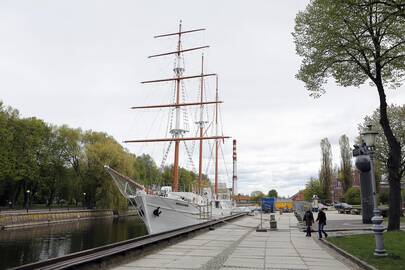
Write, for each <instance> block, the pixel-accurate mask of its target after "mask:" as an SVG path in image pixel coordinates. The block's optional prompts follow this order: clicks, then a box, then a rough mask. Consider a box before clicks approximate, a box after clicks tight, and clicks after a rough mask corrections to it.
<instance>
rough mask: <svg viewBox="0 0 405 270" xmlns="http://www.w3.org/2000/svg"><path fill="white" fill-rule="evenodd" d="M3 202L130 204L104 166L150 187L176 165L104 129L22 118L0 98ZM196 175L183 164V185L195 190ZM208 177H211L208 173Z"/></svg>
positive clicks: (165, 180)
mask: <svg viewBox="0 0 405 270" xmlns="http://www.w3.org/2000/svg"><path fill="white" fill-rule="evenodd" d="M0 138H1V141H2V142H1V144H0V207H1V208H2V209H3V210H8V209H13V208H20V209H21V208H30V206H31V205H32V204H42V205H45V207H49V206H50V205H51V206H52V208H53V207H55V205H56V206H57V207H66V206H70V207H84V208H88V209H113V210H117V211H123V210H126V209H127V208H128V203H127V201H126V199H125V198H123V197H122V195H121V194H120V193H119V191H118V190H117V189H116V187H115V186H114V185H113V183H112V181H111V179H110V176H109V175H108V173H107V172H106V171H105V169H104V165H108V166H110V167H112V168H114V169H115V170H117V171H120V172H121V173H123V174H125V175H127V176H129V177H130V178H132V179H134V180H136V181H138V182H139V183H142V184H143V185H144V186H145V187H147V188H149V189H151V188H153V187H156V186H163V185H170V184H171V177H172V167H171V166H165V167H163V168H158V166H157V165H156V163H155V161H154V160H153V159H152V158H151V156H149V155H145V154H143V155H140V156H136V155H135V154H132V153H130V152H129V151H128V150H127V149H125V148H124V147H123V146H122V145H121V144H119V143H118V142H117V141H116V140H115V139H114V138H113V137H112V136H110V135H108V134H107V133H104V132H97V131H92V130H87V131H83V130H81V129H80V128H70V127H68V126H67V125H62V126H55V125H52V124H48V123H46V122H44V121H43V120H41V119H38V118H36V117H27V118H22V117H21V116H20V115H19V112H18V110H16V109H14V108H11V107H7V106H5V105H4V104H3V103H2V102H1V101H0ZM196 179H197V175H196V174H195V173H193V172H191V171H188V170H186V169H183V168H181V169H180V181H179V182H180V188H181V190H184V191H191V190H192V189H193V187H194V185H195V183H196ZM204 180H205V183H206V184H208V179H207V177H206V176H204Z"/></svg>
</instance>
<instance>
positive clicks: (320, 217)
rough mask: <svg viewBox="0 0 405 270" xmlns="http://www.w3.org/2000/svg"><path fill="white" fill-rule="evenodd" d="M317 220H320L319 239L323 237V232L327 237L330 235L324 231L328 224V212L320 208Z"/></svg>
mask: <svg viewBox="0 0 405 270" xmlns="http://www.w3.org/2000/svg"><path fill="white" fill-rule="evenodd" d="M316 221H318V234H319V239H321V238H322V233H323V234H324V235H325V238H326V237H328V234H327V233H326V232H325V231H324V229H323V228H324V227H325V225H326V214H325V212H324V211H322V209H321V210H319V213H318V217H317V218H316Z"/></svg>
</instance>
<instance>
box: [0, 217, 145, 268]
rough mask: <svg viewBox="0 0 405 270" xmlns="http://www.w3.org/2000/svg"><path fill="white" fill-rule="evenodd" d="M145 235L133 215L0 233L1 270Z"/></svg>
mask: <svg viewBox="0 0 405 270" xmlns="http://www.w3.org/2000/svg"><path fill="white" fill-rule="evenodd" d="M146 234H147V231H146V228H145V226H144V224H143V222H142V221H141V220H140V219H139V218H137V217H135V216H131V217H124V218H102V219H93V220H82V221H77V222H69V223H65V224H58V225H50V226H41V227H35V228H25V229H18V230H7V231H0V269H7V268H10V267H14V266H18V265H22V264H27V263H31V262H36V261H40V260H46V259H48V258H53V257H58V256H62V255H65V254H69V253H73V252H77V251H81V250H85V249H90V248H94V247H98V246H102V245H106V244H110V243H114V242H118V241H123V240H127V239H130V238H134V237H138V236H142V235H146Z"/></svg>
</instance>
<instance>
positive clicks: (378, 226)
mask: <svg viewBox="0 0 405 270" xmlns="http://www.w3.org/2000/svg"><path fill="white" fill-rule="evenodd" d="M371 221H372V222H373V224H374V225H373V231H374V236H375V249H374V256H378V257H385V256H387V255H388V254H387V251H386V250H385V248H384V236H383V232H384V230H385V227H384V225H383V224H382V223H383V221H384V219H383V217H382V216H381V215H380V212H379V211H378V212H374V216H373V218H372V219H371Z"/></svg>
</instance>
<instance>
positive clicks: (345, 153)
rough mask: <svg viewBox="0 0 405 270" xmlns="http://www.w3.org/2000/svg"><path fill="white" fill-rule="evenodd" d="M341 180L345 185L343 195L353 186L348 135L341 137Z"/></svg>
mask: <svg viewBox="0 0 405 270" xmlns="http://www.w3.org/2000/svg"><path fill="white" fill-rule="evenodd" d="M339 146H340V158H341V161H340V174H341V175H340V176H341V178H340V180H341V182H342V185H343V193H346V191H347V190H348V189H349V188H350V187H351V186H352V184H353V172H352V160H351V158H352V151H351V149H350V143H349V138H348V137H347V136H346V135H342V136H340V139H339Z"/></svg>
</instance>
